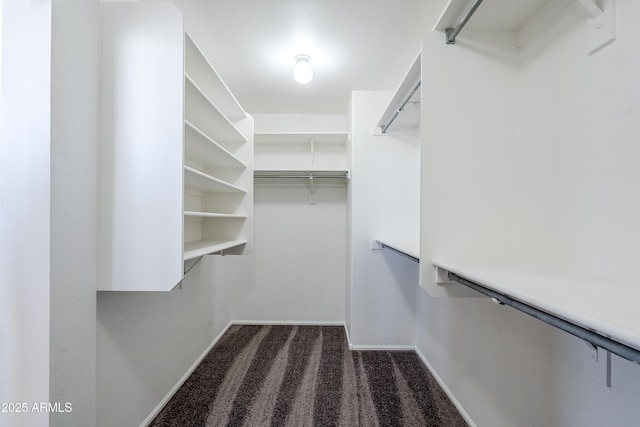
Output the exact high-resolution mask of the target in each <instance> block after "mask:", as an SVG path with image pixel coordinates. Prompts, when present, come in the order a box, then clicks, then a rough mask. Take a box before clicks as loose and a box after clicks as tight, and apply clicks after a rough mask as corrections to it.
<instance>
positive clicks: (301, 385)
mask: <svg viewBox="0 0 640 427" xmlns="http://www.w3.org/2000/svg"><path fill="white" fill-rule="evenodd" d="M466 425H467V424H466V423H465V422H464V419H463V418H462V417H461V416H460V414H459V413H458V411H457V410H456V408H455V406H454V405H453V404H452V403H451V401H450V400H449V399H448V398H447V396H446V394H445V393H444V392H443V391H442V389H441V388H440V387H439V385H438V383H437V382H436V381H435V379H434V378H433V377H432V376H431V374H430V373H429V371H428V370H427V369H426V368H425V367H424V365H423V364H422V362H421V361H420V359H419V358H418V356H417V355H416V353H415V352H413V351H351V350H349V346H348V344H347V339H346V335H345V332H344V328H343V327H341V326H255V325H235V326H232V327H230V328H229V330H228V331H227V332H226V333H225V334H224V335H223V337H222V338H221V339H220V341H219V342H218V343H216V345H215V346H214V347H213V349H212V350H211V351H210V352H209V354H208V355H207V356H206V357H205V358H204V359H203V361H202V362H201V363H200V364H199V365H198V367H197V368H196V369H195V370H194V372H193V373H192V374H191V376H190V377H189V378H188V379H187V381H185V383H184V384H183V385H182V387H181V388H180V389H179V390H178V392H177V393H176V394H175V395H174V396H173V398H172V399H171V400H170V401H169V402H168V403H167V405H166V406H165V407H164V408H163V409H162V411H161V412H160V413H159V414H158V416H157V417H156V418H155V419H154V420H153V422H152V423H151V426H181V427H184V426H189V427H199V426H209V427H218V426H228V427H231V426H235V427H241V426H246V427H258V426H295V427H305V426H321V427H325V426H327V427H329V426H344V427H354V426H366V427H369V426H371V427H379V426H380V427H383V426H451V427H457V426H466Z"/></svg>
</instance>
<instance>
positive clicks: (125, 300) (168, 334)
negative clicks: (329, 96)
mask: <svg viewBox="0 0 640 427" xmlns="http://www.w3.org/2000/svg"><path fill="white" fill-rule="evenodd" d="M215 262H216V261H215V259H214V258H213V257H205V258H203V259H202V261H200V263H199V264H197V265H196V266H195V267H194V268H193V269H192V270H191V271H190V272H189V273H188V274H187V275H186V277H185V280H184V281H183V285H182V289H179V288H177V289H175V290H173V291H171V292H100V293H98V313H97V319H98V324H97V384H98V387H97V402H98V403H97V425H98V426H113V425H139V424H140V423H141V422H142V421H143V420H144V419H145V418H146V417H147V415H149V413H151V411H152V410H153V409H154V408H155V407H156V405H157V404H158V403H159V402H160V401H161V399H163V398H164V397H165V395H166V394H167V393H168V392H169V390H171V389H172V387H173V386H174V385H175V384H176V383H177V382H178V381H179V380H180V379H181V377H182V376H183V375H184V374H185V372H187V370H188V369H189V368H190V367H191V366H192V364H193V363H194V362H195V361H196V359H197V358H198V357H199V356H200V355H201V354H202V353H203V351H204V350H205V349H206V348H207V347H208V346H209V344H211V342H212V341H213V340H214V338H216V337H217V336H218V335H219V334H220V333H221V332H222V331H223V330H224V329H225V328H226V326H227V325H228V323H229V320H230V319H229V310H228V308H227V305H228V301H229V299H230V298H229V297H228V295H227V294H226V288H225V285H224V284H220V283H219V282H218V281H216V280H215V275H214V269H215V267H214V264H215Z"/></svg>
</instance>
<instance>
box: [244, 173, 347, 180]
mask: <svg viewBox="0 0 640 427" xmlns="http://www.w3.org/2000/svg"><path fill="white" fill-rule="evenodd" d="M253 177H254V178H296V179H302V178H304V179H309V178H313V179H322V178H331V179H336V178H337V179H346V178H347V176H346V175H314V174H312V173H311V174H308V175H254V176H253Z"/></svg>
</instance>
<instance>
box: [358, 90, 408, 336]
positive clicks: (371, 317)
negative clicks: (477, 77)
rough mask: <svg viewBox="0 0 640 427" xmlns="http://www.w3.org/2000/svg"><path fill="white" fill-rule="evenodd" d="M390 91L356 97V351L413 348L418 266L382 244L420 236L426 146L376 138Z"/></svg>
mask: <svg viewBox="0 0 640 427" xmlns="http://www.w3.org/2000/svg"><path fill="white" fill-rule="evenodd" d="M391 96H392V92H388V91H376V92H372V91H354V92H352V96H351V103H350V120H349V121H350V128H351V133H352V135H351V139H352V141H351V175H352V178H351V183H350V188H349V210H350V212H349V228H350V230H349V233H350V238H349V239H350V241H349V252H348V256H349V265H348V268H349V277H350V289H349V294H348V301H347V304H348V308H347V313H348V316H349V317H348V319H347V326H348V332H349V337H350V340H351V343H352V344H353V345H355V346H411V345H413V337H414V336H413V331H414V314H415V290H416V286H417V283H418V268H417V265H416V264H415V263H414V262H413V261H411V260H409V259H407V258H405V257H402V256H399V255H396V254H395V253H392V252H390V251H388V250H372V249H371V247H372V241H373V240H375V238H376V237H381V236H388V237H400V238H403V237H407V236H416V235H417V234H418V233H419V209H420V207H419V200H420V192H419V188H420V167H419V162H420V139H419V138H418V137H417V135H407V136H398V135H395V136H394V135H385V136H373V135H372V130H373V128H374V126H375V124H376V123H377V121H378V119H379V117H380V115H381V114H382V112H383V110H384V109H385V107H386V106H387V103H388V102H389V100H390V99H391Z"/></svg>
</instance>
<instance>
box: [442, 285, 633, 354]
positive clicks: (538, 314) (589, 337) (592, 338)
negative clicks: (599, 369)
mask: <svg viewBox="0 0 640 427" xmlns="http://www.w3.org/2000/svg"><path fill="white" fill-rule="evenodd" d="M448 276H449V279H450V280H453V281H455V282H458V283H460V284H462V285H465V286H467V287H469V288H471V289H473V290H475V291H478V292H480V293H481V294H484V295H486V296H488V297H490V298H493V299H494V300H495V301H497V302H498V303H500V304H504V305H508V306H509V307H512V308H515V309H516V310H518V311H521V312H523V313H525V314H528V315H529V316H533V317H535V318H536V319H538V320H542V321H543V322H545V323H548V324H549V325H551V326H555V327H556V328H558V329H561V330H563V331H565V332H568V333H570V334H571V335H573V336H576V337H578V338H580V339H582V340H584V341H586V342H588V343H590V344H592V345H594V346H596V347H600V348H603V349H604V350H607V351H610V352H611V353H614V354H617V355H618V356H620V357H622V358H625V359H627V360H630V361H631V362H633V363H636V364H638V365H640V351H639V350H636V349H635V348H633V347H629V346H627V345H625V344H622V343H621V342H618V341H615V340H612V339H611V338H609V337H606V336H604V335H600V334H598V333H597V332H594V331H592V330H590V329H586V328H583V327H582V326H578V325H576V324H574V323H571V322H569V321H567V320H564V319H561V318H560V317H557V316H554V315H553V314H549V313H547V312H544V311H542V310H540V309H538V308H535V307H532V306H530V305H528V304H525V303H522V302H520V301H517V300H514V299H513V298H511V297H508V296H507V295H504V294H501V293H499V292H496V291H493V290H491V289H489V288H486V287H484V286H482V285H480V284H478V283H476V282H473V281H471V280H468V279H465V278H463V277H460V276H458V275H456V274H455V273H452V272H449V274H448Z"/></svg>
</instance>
